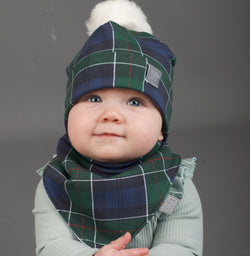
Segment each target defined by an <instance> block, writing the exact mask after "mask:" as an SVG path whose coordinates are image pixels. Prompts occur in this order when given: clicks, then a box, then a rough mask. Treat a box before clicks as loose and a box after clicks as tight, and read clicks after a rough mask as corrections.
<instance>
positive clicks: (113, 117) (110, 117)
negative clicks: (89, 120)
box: [101, 109, 124, 124]
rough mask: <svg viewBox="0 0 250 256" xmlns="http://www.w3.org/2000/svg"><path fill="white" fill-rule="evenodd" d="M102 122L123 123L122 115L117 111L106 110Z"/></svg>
mask: <svg viewBox="0 0 250 256" xmlns="http://www.w3.org/2000/svg"><path fill="white" fill-rule="evenodd" d="M101 120H102V122H115V123H117V124H119V123H122V122H124V116H123V114H122V113H121V112H120V111H119V110H117V109H106V110H105V111H104V112H103V114H102V118H101Z"/></svg>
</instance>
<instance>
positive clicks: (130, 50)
mask: <svg viewBox="0 0 250 256" xmlns="http://www.w3.org/2000/svg"><path fill="white" fill-rule="evenodd" d="M115 50H116V51H125V52H127V51H128V49H127V48H116V49H115ZM107 51H110V49H105V50H101V51H98V52H93V53H91V54H89V55H86V56H85V57H84V58H82V59H81V60H80V61H79V62H78V63H77V65H78V64H79V63H81V61H83V60H84V59H85V58H87V57H89V56H91V55H94V54H97V53H100V52H107ZM112 51H113V49H112ZM129 52H135V53H139V54H141V52H139V51H136V50H132V49H129ZM143 56H145V57H148V58H150V59H153V60H154V61H155V62H157V63H158V64H159V65H160V66H161V67H162V68H163V70H166V69H165V67H164V66H163V64H162V63H161V62H159V61H158V60H157V59H155V58H154V57H152V56H150V55H148V54H146V53H143ZM169 72H170V70H169ZM166 73H167V75H168V78H169V80H170V82H171V83H172V82H173V81H172V79H171V77H170V74H168V72H167V70H166Z"/></svg>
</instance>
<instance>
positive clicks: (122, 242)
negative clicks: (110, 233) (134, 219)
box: [110, 232, 131, 250]
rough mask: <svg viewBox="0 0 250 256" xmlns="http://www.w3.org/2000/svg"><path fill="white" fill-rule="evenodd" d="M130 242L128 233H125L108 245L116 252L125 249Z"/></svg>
mask: <svg viewBox="0 0 250 256" xmlns="http://www.w3.org/2000/svg"><path fill="white" fill-rule="evenodd" d="M130 240H131V235H130V233H128V232H127V233H126V234H125V235H123V236H121V237H119V238H118V239H116V240H115V241H112V242H111V243H110V245H111V246H112V248H113V249H116V250H122V249H124V248H125V247H126V245H127V244H128V243H129V242H130Z"/></svg>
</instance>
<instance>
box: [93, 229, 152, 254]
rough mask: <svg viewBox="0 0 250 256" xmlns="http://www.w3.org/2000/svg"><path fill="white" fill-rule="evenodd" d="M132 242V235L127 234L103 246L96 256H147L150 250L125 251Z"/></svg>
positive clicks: (135, 249) (134, 249)
mask: <svg viewBox="0 0 250 256" xmlns="http://www.w3.org/2000/svg"><path fill="white" fill-rule="evenodd" d="M130 240H131V235H130V233H126V234H125V235H123V236H121V237H120V238H118V239H116V240H115V241H112V242H111V243H110V244H107V245H105V246H103V247H102V248H101V249H100V250H99V251H98V252H97V253H96V254H95V256H147V255H148V248H133V249H124V248H125V247H126V245H127V244H128V243H129V241H130Z"/></svg>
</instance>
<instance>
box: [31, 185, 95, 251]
mask: <svg viewBox="0 0 250 256" xmlns="http://www.w3.org/2000/svg"><path fill="white" fill-rule="evenodd" d="M33 214H34V215H35V233H36V255H37V256H91V255H93V254H94V253H95V252H96V251H97V249H92V248H90V247H88V246H87V245H85V244H84V243H82V242H80V241H78V240H76V239H75V238H74V235H73V233H72V232H71V230H70V228H69V227H68V226H67V225H65V222H64V220H63V219H62V217H61V216H60V214H59V213H58V212H57V211H56V209H55V207H54V206H53V205H52V203H51V201H50V199H49V198H48V196H47V193H46V191H45V189H44V186H43V181H42V180H41V181H40V182H39V184H38V186H37V190H36V196H35V208H34V210H33Z"/></svg>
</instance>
